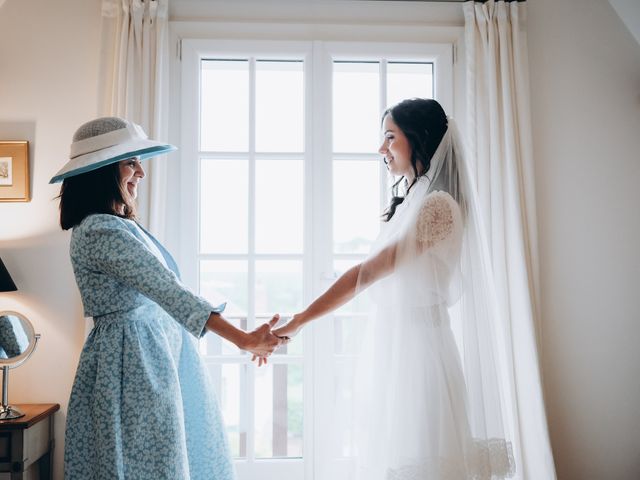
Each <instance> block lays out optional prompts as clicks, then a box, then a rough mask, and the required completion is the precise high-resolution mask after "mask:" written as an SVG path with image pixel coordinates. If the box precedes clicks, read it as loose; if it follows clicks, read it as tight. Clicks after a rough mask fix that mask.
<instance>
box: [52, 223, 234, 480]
mask: <svg viewBox="0 0 640 480" xmlns="http://www.w3.org/2000/svg"><path fill="white" fill-rule="evenodd" d="M70 252H71V262H72V265H73V270H74V273H75V276H76V281H77V283H78V287H79V289H80V294H81V297H82V302H83V305H84V310H85V315H86V316H91V317H93V319H94V325H95V326H94V328H93V330H92V331H91V333H90V334H89V337H88V338H87V341H86V343H85V346H84V348H83V351H82V354H81V357H80V362H79V365H78V370H77V373H76V378H75V382H74V385H73V389H72V392H71V398H70V401H69V410H68V416H67V426H66V435H65V454H64V463H65V479H66V480H76V479H77V480H101V479H108V480H114V479H141V480H144V479H149V480H160V479H171V480H205V479H206V480H231V479H233V478H234V472H233V464H232V461H231V459H230V454H229V449H228V445H227V440H226V434H225V430H224V424H223V421H222V418H221V415H220V411H219V408H218V405H217V400H216V396H215V393H214V391H213V388H212V385H211V383H210V380H209V378H208V375H207V372H206V370H205V368H204V365H203V362H202V360H201V358H200V356H199V354H198V348H197V339H198V338H199V337H200V336H202V335H203V334H204V333H205V330H204V327H205V323H206V321H207V319H208V317H209V315H210V313H211V312H221V311H222V310H223V309H224V305H220V306H218V307H214V306H212V305H210V304H209V303H208V302H207V301H206V300H204V299H203V298H201V297H198V296H197V295H195V294H193V293H192V292H191V291H189V290H188V289H187V288H186V287H185V286H184V285H183V284H182V283H181V282H180V279H179V274H178V269H177V266H176V263H175V261H174V260H173V258H171V255H170V254H169V253H168V252H167V251H166V250H165V249H164V248H163V247H162V245H160V243H159V242H158V241H157V240H155V239H154V238H153V237H152V236H151V235H150V234H148V233H147V232H146V231H144V230H143V229H142V228H141V227H140V226H139V225H137V224H136V223H135V222H133V221H130V220H125V219H122V218H119V217H117V216H114V215H104V214H96V215H90V216H88V217H87V218H85V219H84V221H83V222H82V223H81V224H80V225H78V226H77V227H76V228H74V230H73V235H72V237H71V247H70Z"/></svg>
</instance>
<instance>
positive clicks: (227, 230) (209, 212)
mask: <svg viewBox="0 0 640 480" xmlns="http://www.w3.org/2000/svg"><path fill="white" fill-rule="evenodd" d="M248 172H249V164H248V162H247V160H212V159H203V160H202V161H201V164H200V251H201V252H202V253H246V252H247V244H248V227H247V224H248V196H249V173H248Z"/></svg>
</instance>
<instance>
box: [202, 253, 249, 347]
mask: <svg viewBox="0 0 640 480" xmlns="http://www.w3.org/2000/svg"><path fill="white" fill-rule="evenodd" d="M247 285H248V283H247V262H246V261H243V260H201V261H200V295H202V296H203V297H204V298H206V299H207V300H208V301H209V302H211V303H212V304H213V305H219V304H221V303H224V302H227V306H226V308H225V310H224V316H225V318H226V319H227V320H229V322H230V323H233V324H234V325H235V326H236V327H238V328H241V329H243V330H246V329H247V309H248V297H249V295H248V286H247ZM204 343H205V345H206V346H205V351H204V352H203V353H204V354H206V355H239V354H241V353H244V352H242V351H241V350H239V349H238V348H237V347H236V346H235V345H234V344H232V343H231V342H229V341H228V340H225V339H223V338H222V337H220V336H219V335H206V336H205V337H204Z"/></svg>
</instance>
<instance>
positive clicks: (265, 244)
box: [256, 160, 304, 253]
mask: <svg viewBox="0 0 640 480" xmlns="http://www.w3.org/2000/svg"><path fill="white" fill-rule="evenodd" d="M302 170H303V169H302V160H258V161H257V162H256V251H257V252H258V253H302V233H303V225H302V206H303V193H302V192H303V181H304V179H303V173H302Z"/></svg>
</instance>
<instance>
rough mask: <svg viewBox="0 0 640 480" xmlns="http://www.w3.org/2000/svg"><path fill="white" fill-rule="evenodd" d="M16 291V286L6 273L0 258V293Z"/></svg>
mask: <svg viewBox="0 0 640 480" xmlns="http://www.w3.org/2000/svg"><path fill="white" fill-rule="evenodd" d="M16 290H18V289H17V288H16V284H15V283H13V280H12V279H11V275H9V272H7V269H6V268H5V266H4V263H2V259H1V258H0V292H15V291H16Z"/></svg>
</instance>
